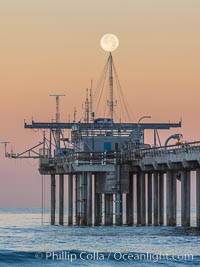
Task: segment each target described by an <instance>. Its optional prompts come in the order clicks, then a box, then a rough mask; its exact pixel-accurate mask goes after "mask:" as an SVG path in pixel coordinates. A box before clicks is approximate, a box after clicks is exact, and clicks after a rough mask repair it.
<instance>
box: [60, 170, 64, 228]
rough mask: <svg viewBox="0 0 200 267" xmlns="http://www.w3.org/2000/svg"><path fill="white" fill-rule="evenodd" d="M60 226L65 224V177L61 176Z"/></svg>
mask: <svg viewBox="0 0 200 267" xmlns="http://www.w3.org/2000/svg"><path fill="white" fill-rule="evenodd" d="M59 224H60V225H63V224H64V175H63V174H60V175H59Z"/></svg>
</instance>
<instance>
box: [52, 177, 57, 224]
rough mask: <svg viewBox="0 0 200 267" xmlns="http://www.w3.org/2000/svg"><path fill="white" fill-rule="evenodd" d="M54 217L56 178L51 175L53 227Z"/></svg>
mask: <svg viewBox="0 0 200 267" xmlns="http://www.w3.org/2000/svg"><path fill="white" fill-rule="evenodd" d="M55 216H56V177H55V174H52V175H51V225H55Z"/></svg>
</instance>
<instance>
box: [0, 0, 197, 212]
mask: <svg viewBox="0 0 200 267" xmlns="http://www.w3.org/2000/svg"><path fill="white" fill-rule="evenodd" d="M199 14H200V1H199V0H96V1H94V0H0V90H1V95H0V141H10V142H11V144H12V145H11V146H12V147H13V149H14V151H15V152H20V151H23V150H25V149H26V148H28V147H31V146H33V145H34V144H36V143H38V142H39V141H40V139H41V133H40V132H39V133H35V132H33V131H29V130H25V129H24V128H23V121H24V119H25V120H26V121H27V122H30V121H31V119H32V117H33V118H34V119H35V120H36V121H51V120H52V118H54V113H55V103H54V99H53V98H49V97H48V94H50V93H64V94H66V97H65V98H62V100H61V118H62V120H63V121H67V120H68V118H69V114H70V116H71V118H72V114H73V109H74V106H76V108H77V110H78V115H77V116H78V117H81V116H82V109H81V107H82V102H83V100H84V96H85V88H86V87H88V86H89V85H90V80H91V79H93V82H94V87H95V83H97V81H98V78H99V76H100V73H101V71H102V69H103V66H104V64H105V61H106V59H107V54H106V53H105V51H103V50H102V49H101V47H100V45H99V42H100V39H101V37H102V35H104V34H105V33H108V32H110V33H114V34H116V35H117V36H118V38H119V40H120V46H119V48H118V49H117V50H116V51H115V52H114V53H113V57H114V60H115V65H116V67H117V70H118V74H119V77H120V82H121V84H122V87H123V90H124V93H125V94H126V98H127V99H128V100H129V104H130V107H131V112H132V113H133V114H134V122H135V121H137V120H138V118H140V117H141V116H143V115H151V116H152V119H151V120H150V121H151V122H157V121H158V122H168V121H169V120H170V121H171V122H172V121H174V122H178V121H179V119H180V118H182V120H183V127H182V129H178V130H176V129H174V130H173V131H171V132H167V133H166V136H168V135H169V134H170V133H175V132H177V131H178V132H181V133H182V134H183V136H184V140H188V141H194V140H200V123H199V119H200V107H199V101H200V78H199V77H200V75H199V64H200V15H199ZM150 121H149V122H150ZM164 137H165V135H164ZM164 137H163V138H164ZM11 146H9V149H10V147H11ZM37 168H38V163H37V161H32V160H27V161H26V160H24V161H22V160H9V159H5V158H4V149H3V146H1V147H0V207H28V206H40V203H41V177H40V175H39V174H38V171H37Z"/></svg>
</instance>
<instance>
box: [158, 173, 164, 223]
mask: <svg viewBox="0 0 200 267" xmlns="http://www.w3.org/2000/svg"><path fill="white" fill-rule="evenodd" d="M158 199H159V225H163V224H164V174H163V173H159V198H158Z"/></svg>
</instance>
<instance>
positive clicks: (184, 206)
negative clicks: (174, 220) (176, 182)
mask: <svg viewBox="0 0 200 267" xmlns="http://www.w3.org/2000/svg"><path fill="white" fill-rule="evenodd" d="M181 225H182V226H186V227H187V226H190V171H187V170H185V171H181Z"/></svg>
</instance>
